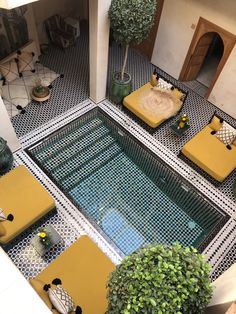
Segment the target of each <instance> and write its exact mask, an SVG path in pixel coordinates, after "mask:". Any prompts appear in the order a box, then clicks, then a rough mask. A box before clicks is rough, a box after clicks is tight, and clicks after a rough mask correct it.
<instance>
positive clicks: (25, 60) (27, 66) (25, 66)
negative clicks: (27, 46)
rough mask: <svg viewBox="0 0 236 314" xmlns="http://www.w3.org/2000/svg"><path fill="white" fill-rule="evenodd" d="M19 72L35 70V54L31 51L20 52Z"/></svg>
mask: <svg viewBox="0 0 236 314" xmlns="http://www.w3.org/2000/svg"><path fill="white" fill-rule="evenodd" d="M18 69H19V73H22V72H24V71H34V70H35V67H34V54H32V53H29V52H21V53H20V54H18Z"/></svg>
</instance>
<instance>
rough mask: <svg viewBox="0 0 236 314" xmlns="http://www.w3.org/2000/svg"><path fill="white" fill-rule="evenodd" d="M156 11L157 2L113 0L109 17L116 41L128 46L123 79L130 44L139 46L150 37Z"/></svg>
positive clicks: (149, 0)
mask: <svg viewBox="0 0 236 314" xmlns="http://www.w3.org/2000/svg"><path fill="white" fill-rule="evenodd" d="M155 10H156V0H112V1H111V5H110V8H109V12H108V16H109V18H110V25H111V29H112V31H113V32H112V34H113V37H114V39H115V41H116V42H117V43H118V44H121V45H122V46H126V50H125V58H124V63H123V67H122V70H121V72H122V75H121V76H122V79H123V77H124V70H125V67H126V62H127V55H128V48H129V45H130V44H139V43H140V42H142V41H143V40H144V39H145V38H146V37H147V35H148V33H149V31H150V29H151V27H152V24H153V17H154V14H155Z"/></svg>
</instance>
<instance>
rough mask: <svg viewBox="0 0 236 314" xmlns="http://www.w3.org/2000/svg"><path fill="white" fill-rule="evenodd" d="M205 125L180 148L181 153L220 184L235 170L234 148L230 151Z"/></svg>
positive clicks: (235, 151) (235, 156) (235, 147)
mask: <svg viewBox="0 0 236 314" xmlns="http://www.w3.org/2000/svg"><path fill="white" fill-rule="evenodd" d="M212 130H213V129H212V128H211V127H210V126H209V125H207V126H206V127H205V128H204V129H202V130H201V131H200V132H199V133H198V134H197V135H195V136H194V137H193V138H192V139H191V140H190V141H189V142H187V143H186V144H185V145H184V147H183V148H182V153H183V154H184V155H185V156H186V157H188V158H189V159H190V160H192V161H193V162H194V163H195V164H197V165H198V166H199V167H200V168H202V169H203V170H204V171H206V172H207V173H208V174H209V175H210V176H212V177H213V178H214V179H216V180H217V181H220V182H222V181H223V180H224V179H225V178H226V177H227V176H228V175H229V174H230V173H231V172H232V171H233V170H234V169H235V168H236V146H234V145H231V150H229V149H227V147H226V145H225V144H224V143H223V142H221V141H220V140H219V139H218V138H217V137H216V136H214V135H212V134H211V131H212Z"/></svg>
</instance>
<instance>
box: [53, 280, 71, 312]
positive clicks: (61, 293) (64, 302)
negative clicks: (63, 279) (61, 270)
mask: <svg viewBox="0 0 236 314" xmlns="http://www.w3.org/2000/svg"><path fill="white" fill-rule="evenodd" d="M48 296H49V299H50V301H51V302H52V304H53V306H54V307H55V308H56V310H57V311H58V312H59V313H61V314H68V313H70V312H72V311H75V310H76V306H75V304H74V301H73V299H72V298H71V296H70V295H69V293H68V292H67V291H66V290H65V289H64V288H63V287H62V286H61V285H58V286H57V287H56V288H49V290H48Z"/></svg>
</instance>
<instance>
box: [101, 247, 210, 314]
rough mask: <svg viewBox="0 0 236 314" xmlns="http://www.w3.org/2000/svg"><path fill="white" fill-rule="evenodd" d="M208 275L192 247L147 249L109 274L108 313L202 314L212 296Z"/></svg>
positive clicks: (207, 268) (207, 269)
mask: <svg viewBox="0 0 236 314" xmlns="http://www.w3.org/2000/svg"><path fill="white" fill-rule="evenodd" d="M209 274H210V266H209V265H208V264H207V263H206V261H205V260H204V257H203V256H202V255H201V254H199V253H198V252H197V250H196V249H195V248H192V247H191V248H189V247H183V246H182V245H180V244H178V243H175V244H173V245H172V246H164V245H159V244H158V245H149V246H146V247H144V248H142V249H140V250H138V251H136V252H134V253H133V254H132V255H130V256H128V257H125V258H124V260H123V261H122V263H121V264H120V265H119V266H118V267H117V268H116V270H115V271H114V272H113V273H112V274H111V276H110V279H109V282H108V289H109V290H108V302H109V305H108V310H107V314H135V313H139V314H141V313H143V314H201V313H203V312H204V309H205V307H206V305H207V304H208V302H209V300H210V298H211V295H212V287H211V285H210V279H209Z"/></svg>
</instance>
